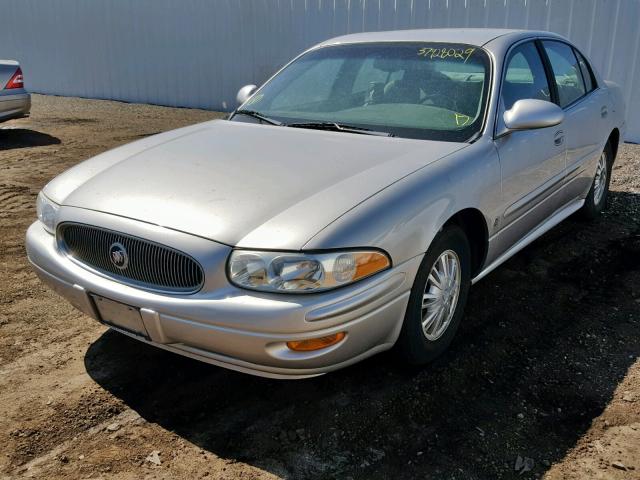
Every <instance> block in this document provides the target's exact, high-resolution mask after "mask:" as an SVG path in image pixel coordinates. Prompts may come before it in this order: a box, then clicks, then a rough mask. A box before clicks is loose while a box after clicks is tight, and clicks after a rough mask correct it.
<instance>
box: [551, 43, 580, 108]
mask: <svg viewBox="0 0 640 480" xmlns="http://www.w3.org/2000/svg"><path fill="white" fill-rule="evenodd" d="M542 44H543V45H544V49H545V52H547V56H548V57H549V63H550V64H551V69H552V70H553V76H554V77H555V80H556V84H557V85H558V99H559V101H560V106H561V107H566V106H567V105H570V104H571V103H573V102H575V101H576V100H578V99H579V98H580V97H582V96H584V95H585V93H586V87H585V84H584V81H583V79H582V73H581V72H580V66H579V65H578V59H577V58H576V56H575V55H574V53H573V49H572V48H571V47H570V46H569V45H567V44H566V43H561V42H554V41H551V40H545V41H543V42H542Z"/></svg>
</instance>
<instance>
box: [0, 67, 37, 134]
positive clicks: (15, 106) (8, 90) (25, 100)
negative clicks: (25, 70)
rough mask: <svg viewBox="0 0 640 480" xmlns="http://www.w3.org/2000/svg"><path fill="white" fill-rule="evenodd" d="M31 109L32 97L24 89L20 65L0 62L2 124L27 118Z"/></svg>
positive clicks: (0, 113)
mask: <svg viewBox="0 0 640 480" xmlns="http://www.w3.org/2000/svg"><path fill="white" fill-rule="evenodd" d="M30 109H31V96H30V95H29V94H28V93H27V91H26V90H25V89H24V78H23V76H22V69H21V68H20V64H19V63H18V62H16V61H15V60H0V122H4V121H5V120H11V119H14V118H21V117H26V116H27V115H29V111H30Z"/></svg>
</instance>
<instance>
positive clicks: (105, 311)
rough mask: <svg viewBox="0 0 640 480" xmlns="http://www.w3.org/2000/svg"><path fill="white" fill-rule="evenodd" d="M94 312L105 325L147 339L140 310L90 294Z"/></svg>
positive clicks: (147, 335)
mask: <svg viewBox="0 0 640 480" xmlns="http://www.w3.org/2000/svg"><path fill="white" fill-rule="evenodd" d="M91 298H92V299H93V303H94V304H95V306H96V310H97V311H98V313H99V314H100V320H101V321H102V322H103V323H106V324H107V325H111V326H114V327H117V328H121V329H123V330H127V331H129V332H131V333H135V334H136V335H142V336H143V337H147V338H148V337H149V334H148V333H147V330H146V328H144V323H143V322H142V316H141V315H140V309H139V308H136V307H132V306H131V305H127V304H126V303H121V302H116V301H115V300H111V299H109V298H105V297H103V296H101V295H96V294H94V293H92V294H91Z"/></svg>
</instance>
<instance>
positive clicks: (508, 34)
mask: <svg viewBox="0 0 640 480" xmlns="http://www.w3.org/2000/svg"><path fill="white" fill-rule="evenodd" d="M538 36H544V37H556V38H563V37H561V36H560V35H557V34H555V33H551V32H544V31H538V30H513V29H506V28H425V29H420V30H391V31H385V32H363V33H353V34H350V35H343V36H340V37H335V38H331V39H329V40H326V41H324V42H322V43H320V44H318V45H317V46H327V45H337V44H349V43H375V42H441V43H465V44H469V45H478V46H484V45H486V44H487V43H489V42H491V41H492V40H495V39H497V38H500V39H501V40H505V41H507V42H508V43H513V42H514V41H517V40H520V39H521V38H527V37H538ZM500 43H502V42H500Z"/></svg>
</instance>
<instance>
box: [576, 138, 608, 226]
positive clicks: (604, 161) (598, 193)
mask: <svg viewBox="0 0 640 480" xmlns="http://www.w3.org/2000/svg"><path fill="white" fill-rule="evenodd" d="M612 165H613V151H612V150H611V145H610V144H609V143H607V145H606V146H605V147H604V150H603V151H602V154H601V155H600V158H599V159H598V166H597V167H596V174H595V176H594V177H593V183H592V184H591V190H589V193H588V194H587V198H585V201H584V206H583V207H582V209H581V210H580V215H581V216H582V218H585V219H586V220H594V219H595V218H597V217H598V216H600V214H601V213H602V211H603V210H604V208H605V206H606V205H607V197H608V196H609V183H610V182H611V167H612Z"/></svg>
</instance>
